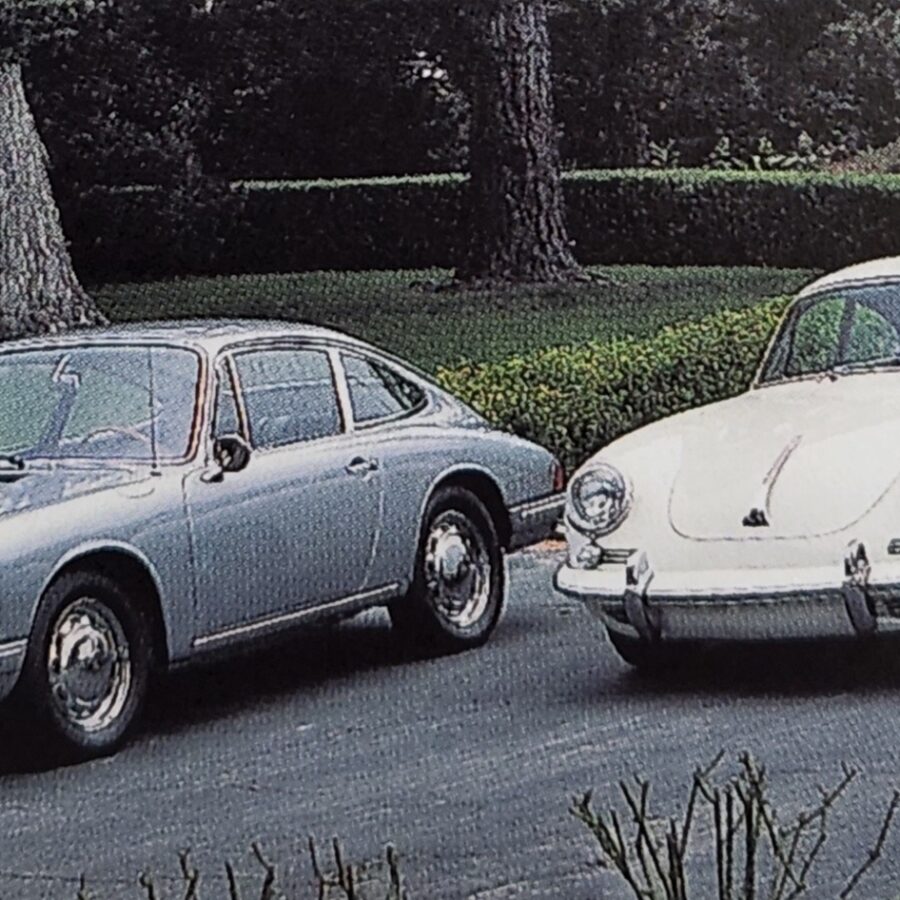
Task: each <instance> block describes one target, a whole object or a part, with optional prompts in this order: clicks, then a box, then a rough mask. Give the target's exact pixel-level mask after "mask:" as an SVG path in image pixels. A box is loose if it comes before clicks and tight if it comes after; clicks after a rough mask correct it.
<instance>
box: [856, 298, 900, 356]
mask: <svg viewBox="0 0 900 900" xmlns="http://www.w3.org/2000/svg"><path fill="white" fill-rule="evenodd" d="M898 354H900V336H898V334H897V329H896V328H895V327H894V325H893V324H892V323H891V322H889V321H888V320H887V319H886V318H885V317H884V316H883V315H882V314H881V313H880V312H878V311H877V310H875V309H871V308H870V307H868V306H865V305H863V304H861V303H860V304H858V305H857V306H856V313H855V315H854V316H853V326H852V327H851V329H850V334H849V335H848V338H847V346H846V348H845V349H844V360H843V361H844V362H847V363H867V362H876V361H878V360H884V361H893V360H895V359H897V356H898Z"/></svg>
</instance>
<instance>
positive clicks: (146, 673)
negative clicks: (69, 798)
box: [14, 571, 152, 760]
mask: <svg viewBox="0 0 900 900" xmlns="http://www.w3.org/2000/svg"><path fill="white" fill-rule="evenodd" d="M151 664H152V648H151V644H150V629H149V628H148V627H147V623H146V621H145V617H144V616H143V615H142V614H141V611H140V609H139V607H138V606H137V605H136V604H135V603H133V602H132V601H131V599H130V598H129V597H128V596H127V594H126V593H125V592H124V590H123V589H122V588H121V587H120V586H119V585H118V584H117V583H116V582H115V581H113V580H112V579H110V578H108V577H107V576H105V575H103V574H102V573H99V572H90V571H83V572H73V573H70V574H67V575H63V576H61V577H60V578H58V579H57V580H56V581H55V582H54V583H53V584H52V585H51V586H50V587H49V588H48V589H47V592H46V594H45V595H44V598H43V600H42V602H41V605H40V608H39V610H38V615H37V618H36V621H35V624H34V628H33V629H32V635H31V639H30V641H29V646H28V652H27V654H26V657H25V664H24V668H23V671H22V676H21V678H20V681H19V684H18V685H17V687H16V694H15V698H14V702H15V701H18V702H17V703H15V705H16V706H17V707H18V708H19V710H20V712H21V718H22V719H23V723H22V724H23V726H24V728H25V736H26V739H27V740H28V743H29V744H34V746H35V748H36V749H38V750H39V751H41V752H42V755H46V756H48V757H49V758H50V759H52V760H57V759H62V760H79V759H86V758H90V757H95V756H101V755H104V754H107V753H110V752H112V751H113V750H115V749H116V748H117V747H118V746H119V745H120V744H121V743H122V742H123V741H124V740H125V738H126V736H127V734H128V732H129V730H130V729H131V727H132V725H133V724H134V722H135V721H136V719H137V717H138V715H139V713H140V710H141V707H142V706H143V702H144V698H145V696H146V693H147V686H148V682H149V678H150V671H151V667H152V666H151Z"/></svg>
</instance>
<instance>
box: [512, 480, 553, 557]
mask: <svg viewBox="0 0 900 900" xmlns="http://www.w3.org/2000/svg"><path fill="white" fill-rule="evenodd" d="M565 506H566V495H565V494H551V495H550V496H549V497H542V498H541V499H540V500H534V501H531V502H529V503H522V504H519V505H518V506H513V507H511V508H510V510H509V520H510V531H511V534H510V541H509V549H510V550H519V549H520V548H522V547H527V546H528V545H529V544H536V543H538V542H539V541H545V540H547V539H548V538H551V537H555V536H556V534H557V528H558V527H559V524H560V522H561V521H562V516H563V510H564V509H565Z"/></svg>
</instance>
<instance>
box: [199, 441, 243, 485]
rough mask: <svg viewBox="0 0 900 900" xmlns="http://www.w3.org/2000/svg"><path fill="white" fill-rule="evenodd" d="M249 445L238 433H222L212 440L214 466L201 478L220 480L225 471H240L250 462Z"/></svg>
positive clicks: (211, 480)
mask: <svg viewBox="0 0 900 900" xmlns="http://www.w3.org/2000/svg"><path fill="white" fill-rule="evenodd" d="M250 455H251V450H250V445H249V444H248V443H247V442H246V441H245V440H244V439H243V438H242V437H241V436H240V435H239V434H223V435H222V436H221V437H217V438H216V439H215V441H214V442H213V459H214V460H215V467H214V468H213V469H212V471H210V472H208V473H206V475H205V476H204V478H203V480H204V481H207V482H216V481H221V480H222V476H223V475H224V474H225V473H226V472H240V471H242V470H243V469H246V468H247V464H248V463H249V462H250Z"/></svg>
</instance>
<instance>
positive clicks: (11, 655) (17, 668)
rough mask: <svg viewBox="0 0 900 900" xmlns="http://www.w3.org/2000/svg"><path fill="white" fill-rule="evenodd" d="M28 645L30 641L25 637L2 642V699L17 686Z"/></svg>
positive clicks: (0, 664)
mask: <svg viewBox="0 0 900 900" xmlns="http://www.w3.org/2000/svg"><path fill="white" fill-rule="evenodd" d="M27 647H28V641H27V640H25V638H22V640H19V641H6V642H4V643H0V700H3V699H5V698H6V697H7V696H8V695H9V694H10V693H11V692H12V689H13V688H14V687H15V686H16V682H17V681H18V680H19V675H20V673H21V672H22V664H23V663H24V662H25V650H26V649H27Z"/></svg>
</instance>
